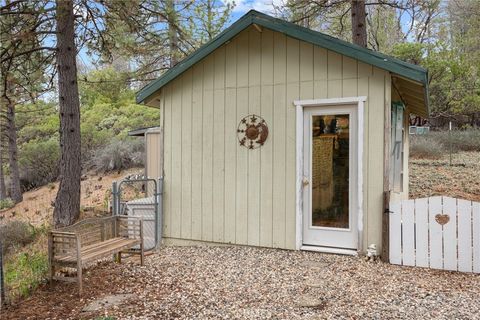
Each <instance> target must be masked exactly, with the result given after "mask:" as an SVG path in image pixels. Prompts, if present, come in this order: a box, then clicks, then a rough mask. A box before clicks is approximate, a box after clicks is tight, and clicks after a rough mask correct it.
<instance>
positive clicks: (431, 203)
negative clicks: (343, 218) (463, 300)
mask: <svg viewBox="0 0 480 320" xmlns="http://www.w3.org/2000/svg"><path fill="white" fill-rule="evenodd" d="M389 248H390V263H392V264H400V265H406V266H418V267H426V268H434V269H444V270H454V271H457V270H458V271H463V272H475V273H480V203H478V202H472V201H467V200H461V199H454V198H450V197H440V196H439V197H430V198H421V199H413V200H402V201H400V202H394V203H390V247H389Z"/></svg>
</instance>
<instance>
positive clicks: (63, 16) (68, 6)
mask: <svg viewBox="0 0 480 320" xmlns="http://www.w3.org/2000/svg"><path fill="white" fill-rule="evenodd" d="M56 5H57V7H56V10H57V12H56V20H57V68H58V95H59V116H60V152H61V158H60V186H59V189H58V193H57V198H56V199H55V209H54V211H53V217H54V223H55V226H56V227H62V226H68V225H71V224H72V223H74V222H75V221H76V220H77V219H78V217H79V215H80V177H81V163H80V156H81V155H80V146H81V145H80V102H79V98H78V83H77V65H76V48H75V25H74V23H75V21H74V20H75V19H74V15H73V2H72V0H57V1H56Z"/></svg>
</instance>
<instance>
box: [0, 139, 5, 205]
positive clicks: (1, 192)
mask: <svg viewBox="0 0 480 320" xmlns="http://www.w3.org/2000/svg"><path fill="white" fill-rule="evenodd" d="M1 135H3V132H2V133H0V200H3V199H6V198H7V188H6V186H5V173H4V171H3V162H4V161H3V159H4V154H5V152H4V150H3V149H4V143H3V139H2V138H1Z"/></svg>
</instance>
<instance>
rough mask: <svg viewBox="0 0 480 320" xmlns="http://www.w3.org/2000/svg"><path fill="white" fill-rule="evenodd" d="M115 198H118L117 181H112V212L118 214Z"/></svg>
mask: <svg viewBox="0 0 480 320" xmlns="http://www.w3.org/2000/svg"><path fill="white" fill-rule="evenodd" d="M117 198H118V186H117V181H113V182H112V214H113V215H114V216H116V215H117V214H118V208H117Z"/></svg>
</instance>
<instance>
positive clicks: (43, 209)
mask: <svg viewBox="0 0 480 320" xmlns="http://www.w3.org/2000/svg"><path fill="white" fill-rule="evenodd" d="M139 171H141V169H130V170H127V171H122V172H121V173H113V174H100V175H96V174H88V175H87V176H86V179H84V180H83V181H82V194H81V207H82V213H83V214H84V215H88V216H89V215H92V214H93V215H94V214H96V213H98V212H101V211H105V210H107V209H108V207H107V202H108V199H109V197H110V195H111V189H112V182H113V181H116V180H120V179H121V178H122V177H124V176H126V175H129V174H134V173H138V172H139ZM57 191H58V182H57V183H49V184H48V185H46V186H43V187H41V188H38V189H35V190H32V191H29V192H26V193H25V194H24V195H23V201H22V202H21V203H19V204H17V205H16V206H14V207H12V208H9V209H6V210H2V211H0V221H1V220H11V219H15V220H21V221H25V222H27V223H30V224H32V225H34V226H42V225H45V224H46V225H50V224H51V222H52V219H53V206H52V204H53V203H54V201H55V196H56V195H57Z"/></svg>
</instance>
